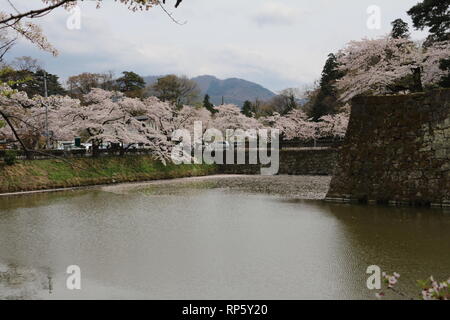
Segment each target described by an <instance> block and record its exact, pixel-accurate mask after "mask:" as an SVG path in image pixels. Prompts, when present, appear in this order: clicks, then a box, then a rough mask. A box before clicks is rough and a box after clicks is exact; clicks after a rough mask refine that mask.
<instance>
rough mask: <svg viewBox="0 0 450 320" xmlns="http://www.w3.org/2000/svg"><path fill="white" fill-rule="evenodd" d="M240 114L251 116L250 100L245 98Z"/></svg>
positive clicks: (251, 106) (251, 105)
mask: <svg viewBox="0 0 450 320" xmlns="http://www.w3.org/2000/svg"><path fill="white" fill-rule="evenodd" d="M242 114H243V115H245V116H246V117H249V118H252V117H253V104H252V103H251V102H250V101H248V100H246V101H245V102H244V105H243V106H242Z"/></svg>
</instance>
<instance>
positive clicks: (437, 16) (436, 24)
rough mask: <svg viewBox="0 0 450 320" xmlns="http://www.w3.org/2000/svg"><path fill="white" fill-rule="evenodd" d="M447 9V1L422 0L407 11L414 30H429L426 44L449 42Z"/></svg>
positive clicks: (449, 18)
mask: <svg viewBox="0 0 450 320" xmlns="http://www.w3.org/2000/svg"><path fill="white" fill-rule="evenodd" d="M449 7H450V1H449V0H423V1H422V2H420V3H418V4H416V5H415V6H414V7H412V8H411V9H410V10H409V11H408V14H409V15H410V16H411V18H412V21H413V25H414V28H416V29H419V30H423V29H425V28H429V32H430V35H429V36H428V38H427V44H431V43H433V42H436V41H446V40H450V11H449Z"/></svg>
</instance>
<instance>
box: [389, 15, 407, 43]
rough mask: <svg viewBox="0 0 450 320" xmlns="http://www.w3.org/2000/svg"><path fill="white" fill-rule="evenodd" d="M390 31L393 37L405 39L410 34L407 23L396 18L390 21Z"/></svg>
mask: <svg viewBox="0 0 450 320" xmlns="http://www.w3.org/2000/svg"><path fill="white" fill-rule="evenodd" d="M391 25H392V31H391V37H392V38H394V39H400V38H403V39H407V38H409V36H410V33H409V26H408V23H406V22H405V21H403V20H402V19H396V20H394V21H392V22H391Z"/></svg>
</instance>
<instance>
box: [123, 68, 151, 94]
mask: <svg viewBox="0 0 450 320" xmlns="http://www.w3.org/2000/svg"><path fill="white" fill-rule="evenodd" d="M122 74H123V76H122V77H120V78H119V79H117V80H116V83H117V87H118V89H119V91H121V92H123V93H124V94H125V95H126V96H128V97H134V98H140V97H142V95H143V89H144V88H145V80H144V79H143V78H142V77H141V76H140V75H138V74H137V73H134V72H132V71H124V72H122Z"/></svg>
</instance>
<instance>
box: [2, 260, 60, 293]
mask: <svg viewBox="0 0 450 320" xmlns="http://www.w3.org/2000/svg"><path fill="white" fill-rule="evenodd" d="M52 287H53V285H52V277H51V274H50V273H48V272H45V271H40V270H36V269H33V268H26V267H19V266H17V265H15V264H9V265H3V264H0V299H2V300H22V299H26V300H32V299H37V298H38V297H39V296H40V294H41V292H42V291H47V292H48V294H51V293H52Z"/></svg>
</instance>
